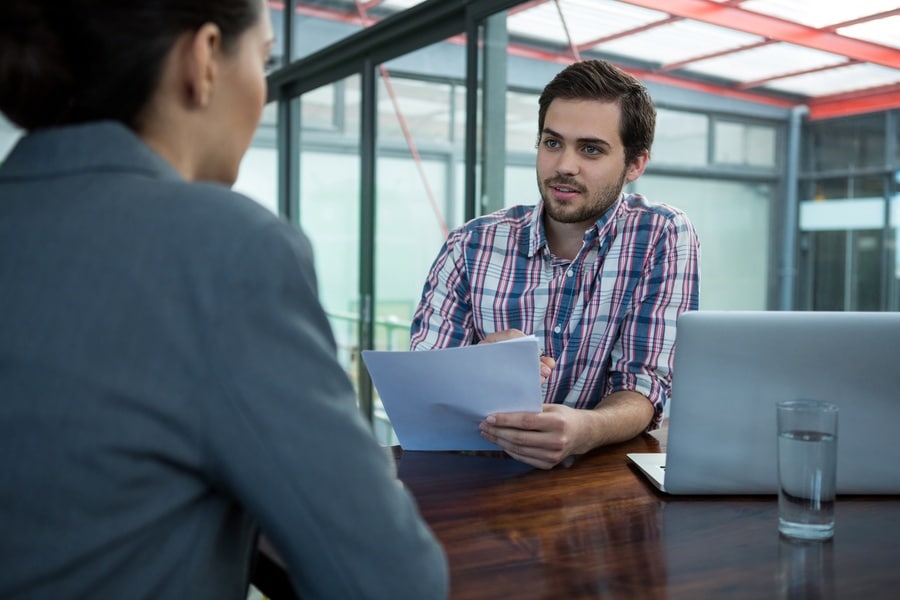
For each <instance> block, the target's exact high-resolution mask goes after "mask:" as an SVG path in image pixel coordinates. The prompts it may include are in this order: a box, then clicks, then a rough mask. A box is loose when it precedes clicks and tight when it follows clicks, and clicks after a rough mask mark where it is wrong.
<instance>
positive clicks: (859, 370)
mask: <svg viewBox="0 0 900 600" xmlns="http://www.w3.org/2000/svg"><path fill="white" fill-rule="evenodd" d="M674 360H675V363H674V371H673V380H672V398H671V401H670V408H669V430H668V441H667V444H666V450H667V452H666V453H665V454H646V453H643V454H629V455H628V458H629V459H630V460H631V461H632V462H633V463H634V464H635V465H637V466H638V468H639V469H640V470H641V471H643V472H644V474H646V475H647V476H648V477H649V478H650V479H651V481H653V483H654V484H655V485H656V486H657V487H658V488H659V489H661V490H662V491H664V492H667V493H670V494H775V493H777V464H776V451H775V448H776V433H775V431H776V430H775V403H776V402H777V401H779V400H792V399H800V398H812V399H821V400H827V401H830V402H834V403H835V404H837V405H838V407H839V411H840V412H839V415H838V443H837V447H838V465H837V491H838V493H839V494H900V441H898V439H897V432H898V428H900V313H896V312H894V313H888V312H885V313H872V312H840V313H838V312H788V311H784V312H775V311H744V312H730V311H729V312H718V311H696V312H689V313H685V314H683V315H681V317H679V319H678V333H677V337H676V347H675V359H674Z"/></svg>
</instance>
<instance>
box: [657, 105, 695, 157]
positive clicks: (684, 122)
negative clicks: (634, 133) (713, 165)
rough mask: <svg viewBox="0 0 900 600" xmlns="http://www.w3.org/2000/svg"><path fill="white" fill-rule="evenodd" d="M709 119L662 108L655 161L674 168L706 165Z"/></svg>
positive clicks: (660, 110) (658, 121)
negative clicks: (674, 166)
mask: <svg viewBox="0 0 900 600" xmlns="http://www.w3.org/2000/svg"><path fill="white" fill-rule="evenodd" d="M708 139H709V119H708V118H707V117H706V116H705V115H698V114H695V113H688V112H683V111H675V110H667V109H665V108H659V109H657V111H656V135H655V136H654V140H653V152H652V156H653V161H654V162H657V163H668V164H673V165H705V164H707V162H708V161H707V156H708V149H707V146H708V141H707V140H708Z"/></svg>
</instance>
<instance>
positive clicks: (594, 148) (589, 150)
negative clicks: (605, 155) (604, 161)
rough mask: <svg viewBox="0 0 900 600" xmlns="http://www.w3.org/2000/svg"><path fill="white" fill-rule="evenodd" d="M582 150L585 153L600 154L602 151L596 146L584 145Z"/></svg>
mask: <svg viewBox="0 0 900 600" xmlns="http://www.w3.org/2000/svg"><path fill="white" fill-rule="evenodd" d="M584 151H585V152H586V153H587V154H601V153H602V152H603V151H602V150H600V148H598V147H597V146H585V147H584Z"/></svg>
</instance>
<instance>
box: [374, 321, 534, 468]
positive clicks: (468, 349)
mask: <svg viewBox="0 0 900 600" xmlns="http://www.w3.org/2000/svg"><path fill="white" fill-rule="evenodd" d="M362 357H363V361H364V362H365V364H366V368H367V369H368V371H369V376H370V377H371V378H372V382H373V383H374V384H375V389H376V390H377V391H378V394H379V396H380V397H381V402H382V404H383V405H384V409H385V411H386V412H387V415H388V418H390V420H391V424H392V425H393V427H394V432H395V433H396V434H397V439H398V440H399V442H400V446H401V447H402V448H403V449H405V450H499V449H500V448H499V447H498V446H496V445H494V444H491V443H490V442H488V441H486V440H485V439H483V438H482V437H481V434H480V433H479V430H478V425H479V423H481V421H483V420H484V418H485V417H486V416H488V415H489V414H492V413H497V412H518V411H528V412H540V411H541V405H542V404H543V397H542V392H541V376H540V348H539V345H538V340H537V338H535V337H534V336H525V337H522V338H515V339H513V340H508V341H505V342H500V343H493V344H476V345H474V346H463V347H461V348H446V349H440V350H421V351H416V352H397V351H383V350H364V351H363V353H362Z"/></svg>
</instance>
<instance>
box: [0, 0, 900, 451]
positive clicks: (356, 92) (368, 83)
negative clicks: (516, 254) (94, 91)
mask: <svg viewBox="0 0 900 600" xmlns="http://www.w3.org/2000/svg"><path fill="white" fill-rule="evenodd" d="M269 10H270V12H271V16H272V20H273V25H274V27H275V31H276V49H275V52H274V59H275V60H274V61H273V62H274V66H273V68H272V70H271V71H270V73H269V75H268V83H269V103H268V105H267V106H266V109H265V111H264V115H263V119H262V122H261V124H260V126H259V129H258V131H257V132H256V135H255V137H254V139H253V142H252V145H251V147H250V149H249V151H248V153H247V155H246V156H245V158H244V160H243V162H242V165H241V170H240V175H239V178H238V181H237V182H236V184H235V188H236V189H238V190H239V191H241V192H243V193H245V194H246V195H248V196H249V197H251V198H252V199H254V200H256V201H257V202H260V203H261V204H263V205H265V206H266V207H268V208H269V209H270V210H272V212H274V213H276V214H279V215H281V216H282V217H283V218H285V219H287V220H289V221H291V222H292V223H295V224H296V225H298V226H299V227H301V228H302V229H303V231H304V232H305V233H306V234H307V236H308V237H309V238H310V240H311V241H312V244H313V247H314V250H315V253H316V270H317V276H318V282H319V293H320V299H321V302H322V304H323V305H324V307H325V309H326V311H327V313H328V315H329V318H330V321H331V325H332V328H333V331H334V334H335V337H336V340H337V343H338V352H339V359H340V361H341V362H342V363H343V365H344V367H345V368H346V370H347V373H348V374H349V375H350V377H351V378H352V379H353V381H354V382H355V384H356V385H357V390H358V394H359V402H360V408H361V410H362V411H363V412H364V414H365V415H366V416H367V417H368V418H369V419H370V420H371V421H372V423H373V427H374V429H375V432H376V434H377V436H378V437H379V440H380V441H382V442H383V443H385V444H391V443H396V439H395V438H394V437H393V432H392V431H391V428H390V424H389V421H388V420H387V418H386V416H385V415H384V411H383V409H382V408H381V405H380V403H379V401H378V398H377V393H376V392H375V390H374V389H373V387H372V385H371V383H370V381H369V379H368V376H367V374H366V372H365V368H364V366H363V365H362V364H361V360H360V351H361V350H363V349H368V348H374V349H381V350H385V349H393V350H404V349H406V347H407V344H408V340H409V333H408V328H409V322H410V318H411V316H412V313H413V310H414V309H415V306H416V304H417V302H418V299H419V296H420V294H421V291H422V284H423V282H424V279H425V276H426V273H427V271H428V269H429V267H430V264H431V261H432V260H433V259H434V257H435V255H436V254H437V252H438V249H439V248H440V246H441V244H442V242H443V241H444V238H445V237H446V235H447V232H448V231H449V230H450V229H452V228H454V227H456V226H458V225H461V224H462V223H464V222H465V221H466V220H468V219H471V218H473V217H476V216H479V215H482V214H486V213H488V212H491V211H493V210H496V209H499V208H502V207H506V206H512V205H515V204H533V203H535V202H536V201H537V200H538V193H537V186H536V183H535V174H534V159H535V152H536V151H535V141H536V139H537V109H538V105H537V99H538V96H539V94H540V91H541V89H542V88H543V86H544V85H545V84H546V83H547V82H548V81H549V80H550V79H552V77H553V76H554V75H555V74H556V73H557V72H558V71H559V70H561V69H562V68H563V67H564V66H565V65H567V64H569V63H571V62H573V61H574V60H577V59H586V58H603V59H607V60H610V61H611V62H613V63H615V64H617V65H619V66H621V67H622V68H624V69H625V70H627V71H629V72H631V73H633V74H634V75H636V76H637V77H638V78H640V79H641V80H642V81H644V82H645V83H646V84H647V87H648V88H649V90H650V92H651V94H652V96H653V97H654V99H655V102H656V104H657V110H658V121H657V131H656V139H655V142H654V146H653V150H652V156H651V161H650V163H649V166H648V168H647V171H646V173H645V174H644V175H643V176H642V177H641V178H640V179H638V180H637V181H636V182H633V183H631V184H629V185H628V187H627V188H626V191H633V192H639V193H642V194H644V195H645V196H647V197H648V198H649V199H650V200H651V201H653V202H664V203H667V204H671V205H674V206H676V207H678V208H681V209H682V210H684V211H685V212H686V213H687V214H688V216H689V217H690V218H691V220H692V221H693V223H694V224H695V226H696V227H697V230H698V233H699V235H700V239H701V245H702V250H701V252H702V254H701V273H702V275H701V301H700V308H701V310H817V311H896V310H900V256H898V254H897V245H898V244H897V242H898V240H900V37H898V36H897V35H896V31H897V29H898V26H900V9H898V8H897V4H896V2H895V1H894V0H888V1H882V0H868V1H867V2H857V3H842V2H841V3H839V2H820V1H818V0H796V1H785V0H718V1H712V0H453V1H449V0H425V1H421V0H313V1H298V0H285V1H283V2H275V1H272V2H269ZM286 15H290V18H287V17H286ZM19 135H21V132H19V131H17V130H16V129H15V128H14V127H13V126H12V125H11V124H9V123H8V122H6V121H2V120H0V160H2V157H3V156H5V155H6V153H7V152H8V151H9V149H10V148H11V146H12V145H13V143H14V142H15V140H16V139H17V138H18V136H19ZM0 168H2V167H0Z"/></svg>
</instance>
